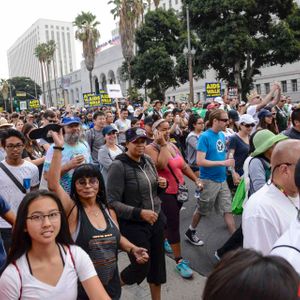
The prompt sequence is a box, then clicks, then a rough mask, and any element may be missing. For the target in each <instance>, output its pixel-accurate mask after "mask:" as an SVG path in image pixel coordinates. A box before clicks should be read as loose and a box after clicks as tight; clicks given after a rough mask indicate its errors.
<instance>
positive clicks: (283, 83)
mask: <svg viewBox="0 0 300 300" xmlns="http://www.w3.org/2000/svg"><path fill="white" fill-rule="evenodd" d="M281 87H282V92H283V93H286V92H287V84H286V80H283V81H281Z"/></svg>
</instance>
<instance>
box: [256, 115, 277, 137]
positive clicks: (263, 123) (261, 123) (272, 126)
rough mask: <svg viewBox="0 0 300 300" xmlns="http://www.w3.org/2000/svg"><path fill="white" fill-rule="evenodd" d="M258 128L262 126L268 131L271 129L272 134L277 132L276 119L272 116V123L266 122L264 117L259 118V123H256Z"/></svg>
mask: <svg viewBox="0 0 300 300" xmlns="http://www.w3.org/2000/svg"><path fill="white" fill-rule="evenodd" d="M257 127H258V128H262V129H268V130H270V131H272V132H273V133H274V134H278V133H279V132H278V128H277V126H276V120H275V119H274V118H273V117H272V123H271V124H268V123H267V122H266V120H265V118H261V119H260V120H259V123H258V125H257Z"/></svg>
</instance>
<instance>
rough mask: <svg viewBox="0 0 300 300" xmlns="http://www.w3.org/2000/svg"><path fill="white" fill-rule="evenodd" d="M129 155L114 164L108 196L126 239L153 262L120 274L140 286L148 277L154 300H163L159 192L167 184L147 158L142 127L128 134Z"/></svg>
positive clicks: (164, 272) (128, 131)
mask: <svg viewBox="0 0 300 300" xmlns="http://www.w3.org/2000/svg"><path fill="white" fill-rule="evenodd" d="M125 137H126V147H127V151H126V153H123V154H121V155H119V156H118V157H116V159H115V160H114V161H113V162H112V164H111V166H110V168H109V171H108V177H107V194H108V200H109V204H110V206H111V207H113V208H114V209H115V211H116V213H117V215H118V217H119V220H120V229H121V232H122V234H123V235H124V236H126V238H128V239H129V240H130V241H131V242H133V243H136V244H137V245H139V246H141V247H144V248H146V249H147V250H148V251H149V255H150V259H149V261H148V262H147V263H146V264H144V265H140V264H137V263H136V261H135V259H134V257H133V256H132V255H129V259H130V262H131V264H130V265H129V266H127V267H126V268H125V269H124V270H123V271H122V272H121V274H120V276H121V281H122V283H124V284H128V285H131V284H134V283H137V284H140V283H141V282H142V281H143V280H144V279H145V278H147V281H148V283H149V285H150V290H151V296H152V299H153V300H158V299H161V284H163V283H165V282H166V269H165V254H164V249H163V240H164V234H163V231H164V226H165V217H164V215H163V213H162V212H161V205H160V199H159V197H158V193H159V192H160V191H161V188H165V187H166V185H167V182H166V180H165V179H164V178H159V177H158V175H157V172H156V169H155V166H154V164H153V162H152V160H151V159H150V157H149V156H147V155H145V154H144V153H145V147H146V140H147V134H146V131H145V130H144V129H142V128H130V129H128V130H127V131H126V133H125Z"/></svg>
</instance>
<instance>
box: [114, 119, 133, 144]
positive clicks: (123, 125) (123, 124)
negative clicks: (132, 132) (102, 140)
mask: <svg viewBox="0 0 300 300" xmlns="http://www.w3.org/2000/svg"><path fill="white" fill-rule="evenodd" d="M115 125H116V126H117V129H118V130H119V131H121V132H119V136H118V141H119V144H121V143H125V142H126V138H125V133H124V132H125V131H126V130H127V129H129V128H130V127H131V121H130V120H128V119H126V120H125V121H122V120H121V119H118V120H117V121H116V122H115Z"/></svg>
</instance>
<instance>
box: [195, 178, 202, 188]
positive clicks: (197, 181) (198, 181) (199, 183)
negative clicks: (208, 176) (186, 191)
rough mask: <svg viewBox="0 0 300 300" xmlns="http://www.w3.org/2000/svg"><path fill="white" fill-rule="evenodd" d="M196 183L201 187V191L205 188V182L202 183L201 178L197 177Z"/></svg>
mask: <svg viewBox="0 0 300 300" xmlns="http://www.w3.org/2000/svg"><path fill="white" fill-rule="evenodd" d="M195 184H196V186H197V187H198V188H199V189H200V191H202V190H203V183H202V181H201V180H200V178H197V179H196V180H195Z"/></svg>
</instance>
